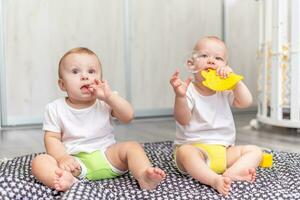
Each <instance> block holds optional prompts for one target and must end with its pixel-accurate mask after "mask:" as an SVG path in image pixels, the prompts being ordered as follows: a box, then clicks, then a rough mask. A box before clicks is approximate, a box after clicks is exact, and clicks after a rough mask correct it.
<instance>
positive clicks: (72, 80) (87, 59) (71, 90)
mask: <svg viewBox="0 0 300 200" xmlns="http://www.w3.org/2000/svg"><path fill="white" fill-rule="evenodd" d="M61 76H62V78H61V79H60V82H61V83H62V84H60V87H61V89H62V90H64V91H66V92H67V93H68V96H69V98H73V99H76V100H91V98H92V94H91V92H90V91H89V89H88V87H89V85H90V84H93V83H94V81H95V79H98V80H100V77H101V68H100V62H99V60H98V58H97V56H95V55H90V54H86V53H80V54H79V53H72V54H70V55H68V56H67V57H66V58H65V59H64V60H63V62H62V67H61Z"/></svg>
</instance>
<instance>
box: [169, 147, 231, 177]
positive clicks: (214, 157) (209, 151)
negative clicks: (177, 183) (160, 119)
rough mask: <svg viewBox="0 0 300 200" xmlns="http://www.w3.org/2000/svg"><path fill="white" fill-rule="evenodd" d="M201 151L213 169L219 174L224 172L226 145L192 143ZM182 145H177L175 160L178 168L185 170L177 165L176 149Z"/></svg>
mask: <svg viewBox="0 0 300 200" xmlns="http://www.w3.org/2000/svg"><path fill="white" fill-rule="evenodd" d="M191 145H193V146H195V147H197V148H199V150H200V151H201V153H203V154H204V155H205V161H206V163H207V165H208V166H209V168H210V169H212V170H213V171H214V172H216V173H217V174H222V173H223V172H224V171H225V170H226V165H227V162H226V147H225V146H223V145H218V144H198V143H194V144H191ZM178 147H180V145H178V146H176V148H175V150H174V161H175V165H176V167H177V169H178V170H179V171H180V172H182V173H186V172H183V171H182V170H181V169H180V168H179V167H178V165H177V162H176V150H177V149H178Z"/></svg>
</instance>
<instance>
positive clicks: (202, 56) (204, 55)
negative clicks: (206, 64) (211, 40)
mask: <svg viewBox="0 0 300 200" xmlns="http://www.w3.org/2000/svg"><path fill="white" fill-rule="evenodd" d="M199 57H201V58H207V57H208V56H207V55H206V54H200V56H199Z"/></svg>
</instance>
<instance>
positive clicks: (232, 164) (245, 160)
mask: <svg viewBox="0 0 300 200" xmlns="http://www.w3.org/2000/svg"><path fill="white" fill-rule="evenodd" d="M261 158H262V151H261V149H260V148H259V147H257V146H254V145H245V146H233V147H230V148H229V149H228V150H227V167H228V169H227V170H226V171H225V172H224V174H223V175H224V176H227V177H229V178H231V179H232V180H240V181H249V182H253V181H255V178H256V167H258V165H259V163H260V161H261Z"/></svg>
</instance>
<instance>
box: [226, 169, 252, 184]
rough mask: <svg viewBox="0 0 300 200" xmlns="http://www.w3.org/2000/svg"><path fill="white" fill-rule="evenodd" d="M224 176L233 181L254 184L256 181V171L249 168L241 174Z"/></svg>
mask: <svg viewBox="0 0 300 200" xmlns="http://www.w3.org/2000/svg"><path fill="white" fill-rule="evenodd" d="M223 175H224V176H226V177H229V178H230V179H231V180H233V181H248V182H254V181H255V179H256V170H255V168H248V169H244V170H242V171H241V172H240V173H237V174H233V173H232V174H231V173H228V172H225V173H224V174H223Z"/></svg>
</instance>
